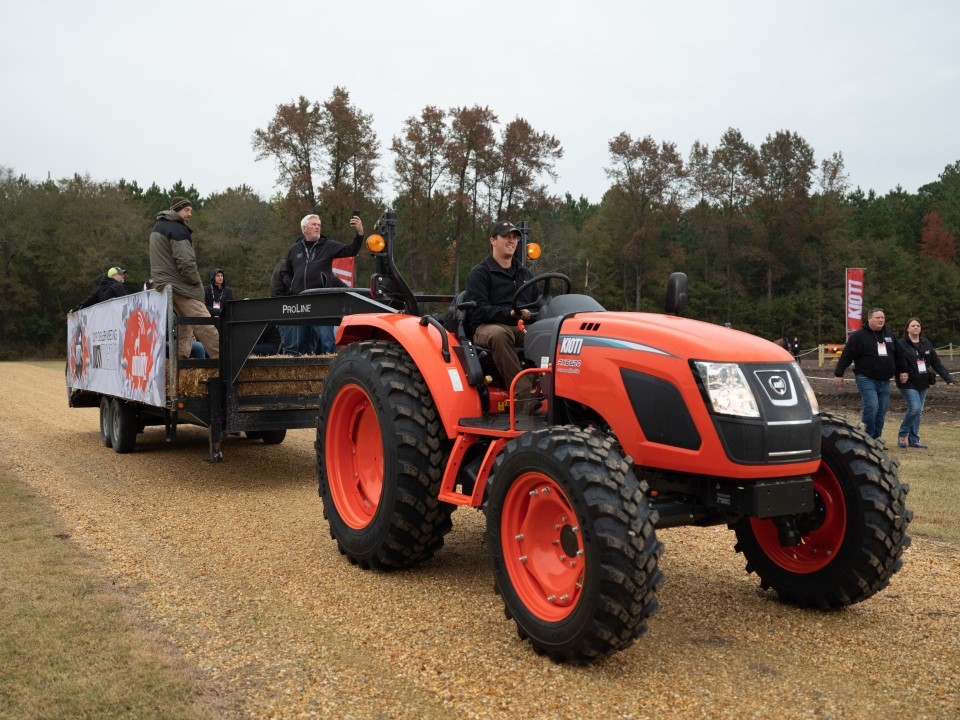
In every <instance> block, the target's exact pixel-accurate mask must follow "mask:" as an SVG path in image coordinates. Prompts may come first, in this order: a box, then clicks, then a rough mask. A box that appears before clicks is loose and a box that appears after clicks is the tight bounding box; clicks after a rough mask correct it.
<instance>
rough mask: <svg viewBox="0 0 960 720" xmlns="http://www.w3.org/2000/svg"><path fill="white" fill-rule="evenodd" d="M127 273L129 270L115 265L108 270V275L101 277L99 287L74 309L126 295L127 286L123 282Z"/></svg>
mask: <svg viewBox="0 0 960 720" xmlns="http://www.w3.org/2000/svg"><path fill="white" fill-rule="evenodd" d="M126 274H127V271H126V270H124V269H123V268H122V267H120V266H119V265H115V266H114V267H112V268H110V269H109V270H107V274H106V276H104V277H103V278H101V279H100V284H99V285H97V289H96V290H94V291H93V292H92V293H90V294H89V295H87V298H86V300H84V301H83V302H82V303H80V304H79V305H77V306H76V307H75V308H74V310H81V309H83V308H85V307H90V306H91V305H96V304H97V303H100V302H103V301H104V300H111V299H112V298H115V297H122V296H123V295H126V294H127V287H126V285H124V284H123V280H124V277H125V276H126Z"/></svg>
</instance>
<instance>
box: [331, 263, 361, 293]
mask: <svg viewBox="0 0 960 720" xmlns="http://www.w3.org/2000/svg"><path fill="white" fill-rule="evenodd" d="M355 260H356V258H352V257H347V258H335V259H334V261H333V274H334V275H336V276H337V277H338V278H340V279H341V280H343V282H344V283H345V284H346V285H347V287H353V275H354V267H355V265H356V263H355V262H354V261H355Z"/></svg>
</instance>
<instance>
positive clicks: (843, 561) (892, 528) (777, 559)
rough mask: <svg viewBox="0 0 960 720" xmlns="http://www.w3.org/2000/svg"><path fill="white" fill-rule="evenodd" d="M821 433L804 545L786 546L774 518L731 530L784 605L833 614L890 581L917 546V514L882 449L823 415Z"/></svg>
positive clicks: (752, 568) (750, 565)
mask: <svg viewBox="0 0 960 720" xmlns="http://www.w3.org/2000/svg"><path fill="white" fill-rule="evenodd" d="M821 428H822V430H821V433H822V438H821V463H820V468H819V470H818V471H817V472H816V473H815V474H814V476H813V484H814V492H815V508H814V511H813V512H811V513H808V514H806V515H802V516H799V517H798V518H797V525H798V528H799V530H800V533H801V535H802V542H801V543H800V544H799V545H794V546H792V547H784V546H783V545H781V544H780V542H779V539H778V534H777V528H776V525H775V524H774V522H773V521H772V520H758V519H756V518H748V517H745V518H741V519H740V520H738V521H737V522H735V523H732V524H731V525H730V527H731V528H733V530H734V531H735V532H736V535H737V544H736V550H737V551H738V552H742V553H743V555H744V557H745V558H746V561H747V568H746V569H747V572H748V573H751V572H755V573H756V574H757V575H758V576H759V578H760V585H761V587H763V588H764V589H765V590H766V589H773V590H775V591H776V593H777V595H778V596H779V597H780V599H781V600H783V601H784V602H789V603H792V604H795V605H799V606H801V607H816V608H821V609H824V610H826V609H831V608H838V607H843V606H844V605H850V604H852V603H856V602H860V601H861V600H865V599H867V598H869V597H870V596H872V595H873V594H875V593H877V592H879V591H880V590H882V589H883V588H885V587H886V586H887V585H888V584H889V583H890V578H891V577H892V576H893V574H894V573H896V572H897V570H899V569H900V567H901V566H902V565H903V558H902V555H903V551H904V550H905V549H906V548H907V547H909V545H910V536H909V535H908V534H907V527H908V525H909V523H910V520H911V519H912V518H913V511H911V510H910V509H908V508H907V506H906V504H905V501H906V496H907V492H908V490H909V487H908V486H907V485H906V484H904V483H901V482H900V479H899V477H898V476H897V470H896V468H897V463H896V461H894V460H891V458H890V457H889V456H888V455H887V454H886V452H885V451H884V449H883V447H882V445H880V444H879V443H877V442H876V441H874V440H872V439H870V438H869V437H867V436H866V435H865V434H864V433H863V432H862V431H861V430H859V429H858V428H855V427H853V426H852V425H850V424H849V423H848V422H847V421H846V420H845V419H844V418H843V417H841V416H838V415H831V414H827V413H823V414H821Z"/></svg>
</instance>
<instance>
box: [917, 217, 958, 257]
mask: <svg viewBox="0 0 960 720" xmlns="http://www.w3.org/2000/svg"><path fill="white" fill-rule="evenodd" d="M920 252H922V253H923V254H924V255H927V256H929V257H932V258H936V259H937V260H940V261H942V262H945V263H952V262H953V261H954V259H955V258H956V257H957V238H956V237H955V236H954V235H953V234H952V233H951V232H950V231H949V230H947V228H946V227H945V226H944V224H943V218H942V217H940V214H939V213H938V212H936V211H935V210H934V211H931V212H928V213H927V214H926V215H924V216H923V229H922V230H921V231H920Z"/></svg>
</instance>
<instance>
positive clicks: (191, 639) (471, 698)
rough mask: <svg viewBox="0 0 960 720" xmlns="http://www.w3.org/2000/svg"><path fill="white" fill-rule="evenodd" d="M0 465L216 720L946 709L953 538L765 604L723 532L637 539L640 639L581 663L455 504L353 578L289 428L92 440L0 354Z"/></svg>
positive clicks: (956, 654) (955, 639) (43, 372)
mask: <svg viewBox="0 0 960 720" xmlns="http://www.w3.org/2000/svg"><path fill="white" fill-rule="evenodd" d="M0 396H2V397H3V398H4V399H5V400H6V402H5V410H4V412H3V413H2V414H0V460H2V462H3V463H4V465H5V466H6V467H7V468H8V469H9V470H10V471H11V472H12V473H13V474H14V475H15V476H16V477H18V478H19V479H20V480H22V481H24V482H25V483H27V484H28V485H30V486H31V487H32V488H34V489H35V490H36V492H37V493H38V494H39V495H41V496H42V497H44V498H46V499H47V500H48V501H49V502H50V503H51V504H52V505H53V506H54V507H55V508H56V510H57V512H58V513H59V514H60V515H61V517H62V518H63V519H64V522H65V524H66V526H67V528H69V530H70V533H71V535H72V539H73V540H74V541H75V542H77V543H78V544H79V545H80V546H81V547H83V548H84V549H86V550H87V551H89V552H91V553H92V554H94V555H95V556H97V557H98V558H100V559H101V560H102V562H103V564H104V567H105V572H107V573H108V574H109V576H110V579H111V580H112V582H114V583H115V585H116V586H117V587H118V588H120V589H122V590H124V591H126V592H127V593H128V595H129V597H130V602H131V603H134V604H135V606H136V607H137V609H138V611H139V612H140V613H141V614H142V615H143V616H144V617H145V619H146V621H147V622H149V623H150V624H151V625H152V626H153V627H155V628H159V629H160V631H161V632H162V634H163V635H164V636H165V637H167V638H169V640H170V641H171V642H172V643H173V644H174V645H175V646H176V647H177V648H179V650H180V651H181V652H182V654H183V656H184V658H185V659H186V662H187V663H188V664H190V665H193V666H195V667H196V668H197V670H198V673H199V676H200V677H201V678H202V683H203V684H204V686H205V687H206V688H207V689H208V692H210V693H211V694H213V695H216V696H218V697H219V698H220V700H221V701H222V705H223V706H224V707H226V708H227V711H226V712H227V713H228V716H229V717H237V718H248V717H253V718H274V717H275V718H298V717H323V718H325V717H344V718H447V717H457V718H500V717H505V718H506V717H509V718H551V719H552V718H597V717H602V718H647V717H651V718H670V717H711V718H745V717H747V718H749V717H757V718H770V717H781V718H871V720H876V719H878V718H894V717H910V718H955V717H958V716H960V553H958V550H960V547H958V546H957V545H955V544H948V543H943V542H938V541H934V540H929V539H925V538H922V537H921V538H914V542H913V545H912V547H911V548H910V549H909V550H907V552H906V554H905V563H904V569H903V570H902V571H901V572H900V573H899V574H898V575H896V576H895V577H894V579H893V581H892V583H891V585H890V587H889V588H887V589H886V590H885V591H884V592H882V593H880V594H879V595H877V596H875V597H874V598H872V599H870V600H868V601H867V602H865V603H861V604H860V605H856V606H853V607H850V608H847V609H844V610H842V611H838V612H832V613H821V612H816V611H803V610H798V609H795V608H792V607H789V606H784V605H781V604H779V603H778V602H777V601H776V599H775V597H774V596H773V595H772V594H769V593H765V592H763V591H761V590H760V588H759V584H758V583H757V580H756V577H755V576H749V577H748V576H747V575H746V573H745V572H744V569H743V559H742V556H738V555H736V554H735V553H734V552H733V542H734V539H733V535H732V533H731V532H729V531H727V530H726V529H725V528H707V529H695V528H676V529H669V530H662V531H660V533H659V535H660V538H661V539H662V540H663V542H664V544H665V545H666V552H665V554H664V557H663V561H662V564H661V567H662V569H663V573H664V575H665V577H666V582H665V585H664V587H663V590H662V592H661V594H660V602H661V610H660V612H659V613H657V614H656V615H655V616H654V617H653V618H652V619H651V623H650V628H651V629H650V632H649V633H648V634H647V635H645V636H643V637H642V638H640V640H639V641H638V642H637V644H636V645H634V646H633V647H631V648H630V649H628V650H627V651H625V652H622V653H619V654H617V655H614V656H612V657H609V658H605V659H603V660H601V661H599V662H597V663H595V664H593V665H590V666H584V667H577V666H557V665H554V664H553V663H552V662H550V661H549V660H547V659H545V658H542V657H538V656H537V655H535V654H534V653H533V652H532V651H531V649H530V646H529V645H528V644H526V643H523V642H521V641H520V640H519V639H518V638H517V635H516V632H515V630H514V626H513V624H512V622H508V621H506V620H505V619H504V616H503V609H502V605H501V603H500V600H499V598H498V597H497V596H496V595H495V594H494V593H493V589H492V585H493V581H492V578H491V574H490V571H489V568H488V566H487V552H486V548H485V547H484V544H483V539H482V535H483V517H482V515H481V514H480V513H479V512H477V511H475V510H468V509H458V510H457V511H456V512H455V513H454V517H453V520H454V530H453V532H452V533H451V534H450V535H449V536H448V538H447V544H446V546H445V547H444V549H443V550H442V551H441V552H440V553H439V555H438V556H437V557H436V558H435V559H434V560H433V561H431V562H430V563H428V564H426V565H425V566H423V567H421V568H418V569H416V570H413V571H405V572H395V573H386V574H383V573H371V572H364V571H361V570H359V569H357V568H356V567H354V566H352V565H350V564H349V563H348V562H347V561H346V560H345V559H344V558H343V557H342V556H340V555H339V553H338V552H337V549H336V545H335V543H334V542H333V540H331V539H330V536H329V533H328V531H327V527H326V523H325V521H324V520H323V518H322V515H321V505H320V501H319V498H318V497H317V491H316V482H315V478H314V472H313V462H314V461H313V448H312V441H313V433H312V431H306V430H304V431H295V432H291V433H288V435H287V439H286V441H285V442H284V443H283V444H282V445H277V446H265V445H263V444H262V443H259V442H252V441H249V440H243V439H239V438H232V439H229V440H228V442H226V443H225V446H224V450H225V460H224V462H222V463H220V464H217V465H207V464H204V463H203V460H204V458H205V457H206V455H207V437H206V434H205V433H204V432H202V431H201V430H199V429H197V428H181V429H180V431H179V434H178V437H177V440H176V442H175V443H174V444H173V445H172V446H168V445H166V444H165V443H164V440H163V434H162V431H161V430H159V429H155V428H151V429H148V430H147V432H146V434H144V435H141V436H139V437H138V440H137V448H136V450H135V451H134V452H133V453H131V454H129V455H118V454H116V453H114V452H113V451H112V450H109V449H106V448H104V447H102V446H101V445H100V443H99V437H98V419H97V418H98V415H97V411H96V410H95V409H75V410H71V409H69V408H68V407H67V403H66V396H65V391H64V382H63V374H62V372H58V371H56V370H51V369H47V368H40V367H36V366H31V365H27V364H19V363H3V364H0Z"/></svg>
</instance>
